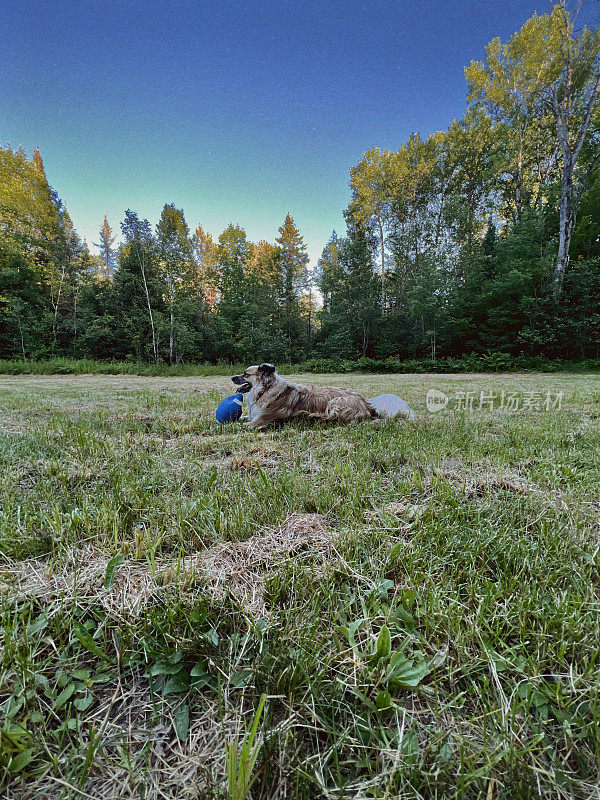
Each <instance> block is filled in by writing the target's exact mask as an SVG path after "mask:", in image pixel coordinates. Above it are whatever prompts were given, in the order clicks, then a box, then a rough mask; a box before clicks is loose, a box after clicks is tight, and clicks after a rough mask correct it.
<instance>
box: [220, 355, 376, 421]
mask: <svg viewBox="0 0 600 800" xmlns="http://www.w3.org/2000/svg"><path fill="white" fill-rule="evenodd" d="M231 380H232V381H233V383H234V384H235V385H236V386H237V387H238V391H239V392H241V393H242V394H247V395H248V428H258V429H261V428H266V427H267V426H269V425H277V424H280V423H282V422H285V421H286V420H288V419H292V417H297V416H300V415H301V414H308V415H309V416H310V417H313V418H317V419H322V420H328V421H330V422H346V423H348V422H360V421H362V420H365V419H372V418H373V417H377V416H378V414H377V411H376V410H375V409H374V408H373V407H372V406H371V405H370V404H369V402H368V401H367V400H365V398H364V397H363V396H362V395H360V394H358V392H352V391H350V390H349V389H340V388H338V387H337V386H323V387H321V386H300V385H299V384H296V383H291V381H287V380H286V379H285V378H282V377H281V375H278V374H277V372H276V371H275V367H274V366H273V364H260V366H252V367H247V368H246V369H245V370H244V371H243V372H242V374H241V375H233V376H232V378H231Z"/></svg>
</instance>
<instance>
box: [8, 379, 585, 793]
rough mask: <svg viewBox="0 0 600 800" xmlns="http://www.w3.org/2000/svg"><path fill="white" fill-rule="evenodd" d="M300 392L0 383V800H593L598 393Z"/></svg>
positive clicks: (530, 382) (462, 386) (362, 386)
mask: <svg viewBox="0 0 600 800" xmlns="http://www.w3.org/2000/svg"><path fill="white" fill-rule="evenodd" d="M294 379H295V380H297V381H298V382H302V381H304V382H308V381H311V382H314V383H320V384H325V383H333V384H338V385H345V386H349V387H352V388H355V389H357V390H359V391H361V392H363V393H364V394H365V395H366V396H372V395H375V394H379V393H383V392H394V393H397V394H400V395H401V396H403V397H404V398H405V399H407V400H408V401H409V402H410V404H411V405H412V406H413V408H414V410H415V413H416V419H415V420H414V421H412V422H404V421H397V422H396V421H394V422H386V423H380V424H377V423H373V422H367V423H362V424H360V425H356V426H352V427H338V426H335V425H324V424H316V423H315V424H313V423H310V422H309V421H307V420H302V421H296V422H294V423H292V424H289V425H286V426H284V427H282V428H279V429H277V430H273V431H268V432H265V433H257V432H252V431H247V430H245V429H244V428H243V427H242V426H241V425H240V424H237V423H236V424H232V425H229V426H224V427H221V426H218V425H217V424H216V423H215V421H214V416H213V415H214V408H215V407H216V405H217V403H218V401H219V400H220V399H221V398H222V397H223V396H225V395H226V394H229V393H230V392H231V388H232V387H231V384H230V383H229V381H228V380H227V378H225V377H221V378H214V377H213V378H141V377H139V378H138V377H133V376H60V377H43V376H36V377H26V376H24V377H1V378H0V469H1V471H2V476H3V480H2V485H1V488H0V492H1V504H0V551H1V553H2V557H1V562H0V613H1V616H2V624H3V629H4V635H3V643H2V669H1V674H0V702H2V706H1V708H2V714H1V716H0V723H1V724H2V725H3V727H2V738H1V746H0V769H1V770H2V772H1V773H0V780H1V784H0V788H1V790H2V793H3V797H6V798H8V800H17V799H19V800H24V799H25V798H34V797H35V798H48V799H50V798H52V799H54V798H60V797H65V798H67V797H68V798H70V797H73V798H78V797H83V798H86V797H87V798H89V797H92V798H138V797H139V798H151V799H152V800H153V799H154V798H157V799H158V798H173V800H175V798H177V800H182V799H184V800H186V799H190V800H191V798H217V797H227V796H229V797H232V798H236V797H241V798H243V797H245V796H251V797H254V798H305V799H306V800H309V799H310V800H314V798H321V797H323V798H368V797H382V798H383V797H386V798H400V797H401V798H432V797H436V798H446V797H448V798H449V797H452V798H485V800H493V798H506V799H507V800H508V798H511V800H512V798H539V797H544V798H546V797H548V798H550V797H552V798H590V797H596V798H598V797H600V790H599V788H598V787H599V770H598V761H599V756H600V728H599V720H600V697H599V689H600V673H599V671H598V658H599V647H598V645H599V641H600V630H599V629H600V616H599V610H600V603H599V600H600V598H599V593H598V559H599V555H598V553H599V533H600V527H599V510H600V424H599V423H600V376H598V375H588V376H582V375H564V374H556V375H537V374H528V375H458V376H457V375H454V376H445V375H435V376H428V375H419V376H414V375H385V376H383V375H382V376H380V375H370V376H360V375H343V376H341V375H338V376H331V375H328V376H295V378H294ZM431 388H435V389H438V390H441V391H444V392H445V393H446V394H447V395H449V396H450V398H451V400H450V403H449V405H448V406H447V407H446V409H444V410H442V411H440V412H438V413H430V412H428V410H427V408H426V405H425V397H426V393H427V391H428V390H429V389H431ZM467 391H468V392H471V394H469V395H467V394H466V392H467ZM481 392H483V393H484V395H483V402H480V401H481ZM490 392H494V393H495V398H494V401H493V402H494V404H495V407H494V408H491V407H490V406H491V402H490V401H489V393H490ZM502 392H504V402H503V405H504V408H503V409H500V408H499V407H498V406H499V405H500V399H501V396H502ZM511 392H512V393H513V394H512V398H513V399H512V400H510V401H509V398H510V397H511V395H510V393H511ZM548 393H549V394H548ZM560 393H562V397H561V395H560ZM515 397H516V398H518V401H519V405H520V407H519V408H518V409H517V410H514V406H513V408H512V410H511V406H510V403H511V402H512V403H513V404H514V402H515V400H514V398H515ZM468 398H474V401H473V403H472V409H471V408H470V407H469V403H468V402H467V408H466V410H465V409H464V405H465V402H466V401H467V399H468ZM486 398H487V399H486ZM480 404H481V406H482V407H481V408H479V406H480ZM546 405H547V406H548V408H547V409H546ZM559 405H560V406H561V407H560V408H559ZM523 406H525V407H523ZM507 407H508V408H507ZM263 693H264V694H266V702H265V705H264V711H263V712H262V714H261V715H260V718H257V723H258V727H257V731H258V735H257V739H256V742H255V748H254V749H255V752H254V755H255V756H256V762H255V764H254V767H253V768H252V769H250V775H249V777H248V780H245V779H244V774H243V766H244V759H245V760H246V761H248V751H249V750H250V749H251V748H250V747H249V745H250V742H249V741H248V737H249V733H246V734H245V730H246V731H249V729H250V726H251V724H252V722H253V719H254V718H255V715H256V714H257V709H259V703H260V698H261V696H262V694H263ZM245 736H246V740H245V741H246V743H247V747H246V748H245V750H242V749H241V748H242V744H243V742H244V737H245ZM228 743H230V744H231V743H232V744H233V746H232V747H230V748H229V752H230V753H233V754H237V753H238V752H239V756H238V758H237V759H235V758H233V757H230V759H229V767H230V774H229V778H228V777H227V770H226V749H227V744H228ZM238 746H239V748H240V750H239V751H238ZM251 777H255V778H256V780H255V782H254V783H253V785H252V787H251V788H250V790H249V792H250V793H249V794H248V792H247V785H246V784H247V783H248V782H249V780H250V778H251ZM236 779H237V784H236Z"/></svg>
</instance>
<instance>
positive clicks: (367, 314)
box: [0, 3, 600, 363]
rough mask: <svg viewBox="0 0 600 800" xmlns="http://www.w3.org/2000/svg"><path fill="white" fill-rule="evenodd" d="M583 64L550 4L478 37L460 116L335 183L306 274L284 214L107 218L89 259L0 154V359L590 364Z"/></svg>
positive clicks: (36, 170)
mask: <svg viewBox="0 0 600 800" xmlns="http://www.w3.org/2000/svg"><path fill="white" fill-rule="evenodd" d="M599 51H600V30H598V29H590V28H587V27H585V26H584V27H583V28H578V27H577V19H576V17H575V16H574V15H571V14H569V12H568V11H567V10H566V8H565V7H564V5H562V4H560V3H559V4H558V5H556V6H555V7H554V9H553V10H552V12H551V13H548V14H545V15H542V16H537V15H534V16H533V17H532V18H531V19H529V20H528V21H527V22H526V23H525V24H524V25H523V27H522V28H521V30H519V31H518V32H517V33H515V34H514V35H513V36H512V37H511V38H510V39H509V40H508V41H507V42H505V43H502V42H501V41H500V40H499V39H494V40H493V41H492V42H491V43H490V44H489V45H488V47H487V48H486V51H485V57H484V59H483V60H482V61H474V62H471V64H470V65H469V66H468V67H467V68H466V69H465V75H466V80H467V88H468V100H469V107H468V110H467V112H466V114H465V115H464V117H462V118H461V119H457V120H454V121H453V122H452V123H451V124H450V125H449V127H448V128H447V130H445V131H440V132H436V133H434V134H432V135H431V136H429V137H427V138H423V137H421V135H420V134H418V133H415V134H413V135H411V136H410V137H409V139H408V141H406V142H405V143H404V144H403V145H402V146H401V147H400V148H399V149H398V150H396V151H390V150H381V149H379V148H372V149H371V150H368V151H367V152H366V153H365V154H364V155H363V157H362V159H361V160H360V161H359V163H358V164H356V165H355V166H353V167H352V168H351V169H350V189H351V199H350V202H349V205H348V207H347V209H346V210H345V219H346V228H347V229H346V232H345V235H343V236H338V235H337V234H336V233H333V234H332V236H331V238H330V240H329V242H328V243H327V244H326V246H325V248H324V250H323V253H322V255H321V258H320V259H319V262H318V264H317V266H316V268H315V269H314V270H312V271H309V268H308V257H307V253H306V247H305V245H304V242H303V238H302V236H301V234H300V232H299V231H298V229H297V227H296V225H295V224H294V220H293V218H292V217H291V216H290V214H288V215H287V216H286V217H285V219H284V221H283V223H282V225H281V227H280V228H279V231H278V236H277V237H276V239H275V241H274V242H273V243H270V242H266V241H261V242H258V243H252V242H250V241H248V239H247V237H246V234H245V232H244V230H243V229H242V228H241V227H240V226H238V225H233V224H232V225H229V226H228V227H227V228H226V229H225V230H224V231H223V232H222V233H221V234H220V235H219V236H218V238H217V239H216V240H215V239H213V238H212V236H211V235H210V234H209V233H208V232H207V231H205V230H204V229H203V228H202V227H201V226H198V227H197V228H196V229H195V230H194V231H193V232H191V231H190V229H189V227H188V224H187V222H186V220H185V217H184V214H183V211H182V210H181V209H178V208H177V207H176V206H175V205H173V204H170V205H169V204H168V205H165V206H164V208H163V211H162V214H161V217H160V220H159V222H158V224H157V225H156V228H155V229H154V230H153V229H152V227H151V226H150V224H149V223H148V221H147V220H143V219H140V218H139V217H138V215H137V214H136V213H135V212H133V211H131V210H128V211H126V212H125V216H124V220H123V221H122V222H121V224H120V228H121V243H120V244H119V246H118V247H117V246H116V236H115V234H114V232H113V230H112V229H111V226H110V224H109V222H108V220H107V219H106V217H105V219H104V223H103V224H102V226H101V228H100V231H99V236H98V243H97V244H98V249H99V255H94V254H92V253H91V252H90V250H89V248H88V246H87V245H86V243H82V242H81V240H80V238H79V237H78V235H77V233H76V231H75V230H74V227H73V224H72V222H71V219H70V217H69V214H68V212H67V210H66V209H65V207H64V204H63V203H62V202H61V200H60V198H59V197H58V195H57V194H56V192H55V191H54V190H53V189H52V188H51V187H50V186H49V185H48V181H47V179H46V175H45V170H44V165H43V162H42V158H41V155H40V153H39V151H37V150H36V151H35V152H34V154H33V158H32V159H31V161H30V160H29V159H28V157H27V155H26V154H25V153H24V152H23V151H22V150H16V151H13V150H11V148H10V147H5V148H0V188H1V195H0V356H2V357H5V358H7V357H10V358H15V357H21V358H23V359H30V358H43V357H48V356H59V355H65V356H73V357H88V358H119V359H135V360H147V361H154V362H156V363H158V362H160V361H164V362H169V363H181V362H190V361H217V360H222V359H227V360H232V361H245V360H247V359H250V360H256V359H260V360H262V359H267V360H272V361H279V362H290V361H291V362H293V361H299V360H302V359H305V358H307V357H326V358H331V357H336V358H344V359H356V358H357V357H361V356H365V357H369V358H387V357H398V358H433V359H435V358H441V357H447V356H457V355H461V354H463V353H489V352H498V353H506V354H510V355H519V354H525V355H532V356H537V355H542V356H545V357H563V358H589V357H591V358H594V357H598V356H600V174H599V171H598V169H597V167H598V164H599V162H600V110H599V107H600V104H599V99H600V63H599Z"/></svg>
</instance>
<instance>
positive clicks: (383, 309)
mask: <svg viewBox="0 0 600 800" xmlns="http://www.w3.org/2000/svg"><path fill="white" fill-rule="evenodd" d="M377 222H378V223H379V242H380V247H381V310H382V311H385V238H384V235H383V221H382V219H381V214H378V215H377Z"/></svg>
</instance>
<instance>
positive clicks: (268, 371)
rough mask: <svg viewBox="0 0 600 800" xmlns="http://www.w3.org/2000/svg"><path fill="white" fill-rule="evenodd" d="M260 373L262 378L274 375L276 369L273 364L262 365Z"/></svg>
mask: <svg viewBox="0 0 600 800" xmlns="http://www.w3.org/2000/svg"><path fill="white" fill-rule="evenodd" d="M258 372H259V374H260V375H261V376H265V375H272V374H273V373H274V372H275V367H274V366H273V364H261V365H260V367H259V368H258Z"/></svg>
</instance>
